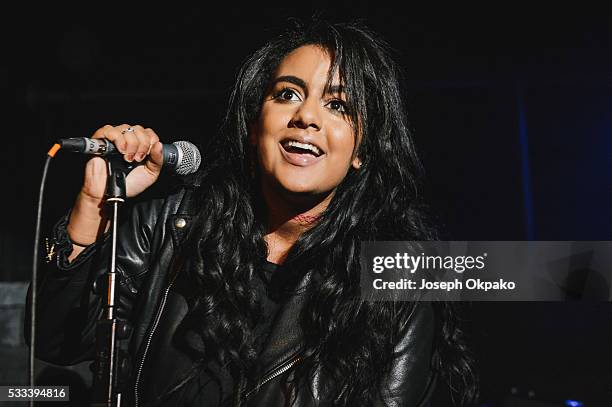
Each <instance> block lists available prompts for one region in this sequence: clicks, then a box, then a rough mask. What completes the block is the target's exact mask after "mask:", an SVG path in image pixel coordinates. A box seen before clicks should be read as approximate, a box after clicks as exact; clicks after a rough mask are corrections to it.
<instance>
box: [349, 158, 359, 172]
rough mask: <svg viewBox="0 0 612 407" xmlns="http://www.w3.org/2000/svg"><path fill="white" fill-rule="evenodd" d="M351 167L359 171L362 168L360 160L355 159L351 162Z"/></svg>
mask: <svg viewBox="0 0 612 407" xmlns="http://www.w3.org/2000/svg"><path fill="white" fill-rule="evenodd" d="M351 165H352V166H353V168H354V169H356V170H358V169H359V168H361V160H360V159H359V157H355V158H353V161H352V162H351Z"/></svg>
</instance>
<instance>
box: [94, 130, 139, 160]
mask: <svg viewBox="0 0 612 407" xmlns="http://www.w3.org/2000/svg"><path fill="white" fill-rule="evenodd" d="M129 127H130V125H129V124H122V125H120V126H111V125H109V124H107V125H105V126H103V127H101V128H99V129H98V130H96V132H95V133H94V135H93V138H98V139H99V138H104V139H107V140H108V141H110V142H112V143H113V144H114V145H115V147H116V148H117V150H118V151H119V152H120V153H121V154H126V152H127V148H128V145H127V140H126V138H125V137H124V134H123V133H122V132H123V131H124V130H126V129H127V128H129Z"/></svg>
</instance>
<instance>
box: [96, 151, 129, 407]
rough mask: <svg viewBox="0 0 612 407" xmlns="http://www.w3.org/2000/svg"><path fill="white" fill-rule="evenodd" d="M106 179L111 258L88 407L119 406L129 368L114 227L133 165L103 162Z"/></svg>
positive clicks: (127, 334) (97, 337) (112, 159)
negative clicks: (121, 346) (123, 341)
mask: <svg viewBox="0 0 612 407" xmlns="http://www.w3.org/2000/svg"><path fill="white" fill-rule="evenodd" d="M106 162H107V168H108V178H107V183H106V192H105V196H106V199H105V204H106V205H108V206H110V209H111V210H112V226H111V239H112V240H111V258H110V268H109V270H108V272H107V273H106V277H107V279H106V288H107V295H106V304H105V305H104V307H105V313H104V316H103V317H102V318H101V319H100V320H98V321H97V326H96V343H95V350H96V353H95V358H96V361H95V363H94V376H93V389H92V403H91V407H120V406H121V390H122V387H123V385H124V384H125V377H124V376H125V374H126V371H127V368H128V366H129V364H128V359H127V355H126V354H125V352H122V351H120V349H119V341H120V340H121V339H126V338H127V337H128V336H129V333H128V327H127V325H126V324H125V321H121V320H119V319H117V316H116V307H117V305H116V304H118V302H119V301H118V295H117V292H116V283H117V272H116V259H117V227H118V213H119V206H120V205H121V204H123V203H124V202H125V200H126V186H125V178H126V176H127V174H128V173H129V172H130V171H131V170H132V168H133V166H132V165H131V164H130V163H128V162H125V161H123V160H122V159H121V157H118V158H112V157H108V158H107V159H106Z"/></svg>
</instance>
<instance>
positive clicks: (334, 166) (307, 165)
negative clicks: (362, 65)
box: [251, 45, 360, 198]
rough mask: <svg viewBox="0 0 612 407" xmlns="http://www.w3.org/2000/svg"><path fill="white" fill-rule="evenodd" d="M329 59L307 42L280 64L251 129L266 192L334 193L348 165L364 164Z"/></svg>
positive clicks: (293, 193)
mask: <svg viewBox="0 0 612 407" xmlns="http://www.w3.org/2000/svg"><path fill="white" fill-rule="evenodd" d="M330 63H331V60H330V57H329V55H328V53H327V52H326V51H324V50H322V49H321V48H320V47H317V46H314V45H306V46H302V47H300V48H297V49H296V50H294V51H293V52H291V53H290V54H288V55H287V56H286V57H285V58H284V59H283V60H282V62H281V63H280V65H279V66H278V68H277V70H276V72H275V74H274V76H273V79H272V83H271V84H270V86H269V90H268V92H267V93H266V96H265V98H264V102H263V105H262V109H261V114H260V116H259V118H258V120H257V122H256V123H255V124H254V126H252V127H251V143H253V144H255V145H256V150H257V156H258V160H259V164H260V173H261V176H262V180H261V181H262V187H263V188H264V192H266V191H280V192H282V193H289V194H292V195H298V196H303V197H308V196H310V197H315V196H316V197H319V198H320V197H323V198H326V197H331V196H332V195H333V192H334V190H335V188H336V187H337V186H338V184H340V182H341V181H342V180H343V179H344V177H345V176H346V174H347V172H348V170H349V168H350V167H351V166H353V167H355V168H359V165H360V161H359V159H358V158H357V157H356V155H355V151H356V145H355V144H356V141H355V140H356V137H355V130H354V126H353V125H352V124H351V120H350V116H349V115H348V113H347V104H346V98H345V97H346V96H345V94H344V93H343V92H342V88H341V86H340V79H339V76H338V75H336V76H335V77H334V78H333V80H332V84H331V86H330V87H328V84H327V82H328V71H329V68H330Z"/></svg>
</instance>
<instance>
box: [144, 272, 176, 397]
mask: <svg viewBox="0 0 612 407" xmlns="http://www.w3.org/2000/svg"><path fill="white" fill-rule="evenodd" d="M172 284H174V280H172V282H171V283H170V285H169V286H168V287H167V288H166V291H165V292H164V297H163V298H162V302H161V304H160V307H159V310H158V311H157V315H156V316H155V322H154V323H153V328H152V329H151V332H149V337H148V338H147V344H146V346H145V349H144V353H143V354H142V359H140V364H139V365H138V372H137V373H136V382H135V383H134V405H135V407H138V385H139V382H140V376H141V374H142V369H143V367H144V363H145V359H146V358H147V352H148V351H149V346H151V341H152V340H153V335H154V334H155V330H156V329H157V326H158V325H159V321H160V319H161V314H162V312H163V311H164V308H165V306H166V300H167V298H168V293H169V292H170V288H172Z"/></svg>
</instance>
